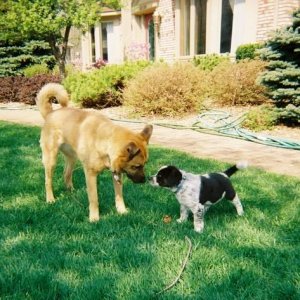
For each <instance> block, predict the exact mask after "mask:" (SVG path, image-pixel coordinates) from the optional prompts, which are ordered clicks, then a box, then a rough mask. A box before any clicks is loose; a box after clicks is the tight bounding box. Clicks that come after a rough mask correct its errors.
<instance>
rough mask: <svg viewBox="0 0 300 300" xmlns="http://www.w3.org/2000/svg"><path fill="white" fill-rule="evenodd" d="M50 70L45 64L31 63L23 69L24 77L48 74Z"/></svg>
mask: <svg viewBox="0 0 300 300" xmlns="http://www.w3.org/2000/svg"><path fill="white" fill-rule="evenodd" d="M49 73H50V70H49V68H48V67H47V65H45V64H39V65H32V66H29V67H27V68H25V69H24V70H23V74H24V75H25V76H26V77H33V76H36V75H42V74H49Z"/></svg>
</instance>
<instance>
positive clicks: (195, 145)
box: [0, 108, 300, 179]
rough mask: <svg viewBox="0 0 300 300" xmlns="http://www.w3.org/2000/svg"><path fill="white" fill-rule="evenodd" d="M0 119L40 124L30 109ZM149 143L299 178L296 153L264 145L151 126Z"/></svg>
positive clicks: (2, 113) (138, 126)
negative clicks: (245, 162)
mask: <svg viewBox="0 0 300 300" xmlns="http://www.w3.org/2000/svg"><path fill="white" fill-rule="evenodd" d="M0 120H5V121H9V122H15V123H21V124H27V125H38V126H41V125H42V124H43V119H42V117H41V115H40V113H39V112H38V111H36V110H32V109H27V110H26V109H25V110H24V109H1V108H0ZM119 124H121V125H122V126H125V127H128V128H132V129H134V130H138V131H139V130H141V129H142V128H143V124H135V123H123V122H119ZM150 142H151V144H156V145H160V146H163V147H167V148H173V149H178V150H181V151H184V152H186V153H189V154H191V155H193V156H196V157H199V158H210V159H216V160H222V161H224V162H230V163H235V162H237V161H239V160H248V162H249V164H250V165H251V166H255V167H258V168H261V169H264V170H266V171H270V172H273V173H277V174H285V175H290V176H296V177H298V178H299V179H300V151H299V150H288V149H282V148H276V147H271V146H265V145H261V144H257V143H253V142H247V141H244V140H240V139H233V138H228V137H222V136H217V135H210V134H204V133H199V132H195V131H192V130H186V129H185V130H176V129H169V128H165V127H160V126H154V130H153V135H152V137H151V140H150Z"/></svg>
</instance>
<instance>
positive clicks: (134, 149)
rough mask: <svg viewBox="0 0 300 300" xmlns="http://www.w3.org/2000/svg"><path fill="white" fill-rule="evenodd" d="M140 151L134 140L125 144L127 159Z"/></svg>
mask: <svg viewBox="0 0 300 300" xmlns="http://www.w3.org/2000/svg"><path fill="white" fill-rule="evenodd" d="M140 151H141V150H140V149H139V147H138V146H137V145H136V144H135V143H134V142H130V143H129V144H128V145H127V146H126V153H127V155H128V161H130V160H132V159H133V158H134V157H135V156H136V155H138V154H139V153H140Z"/></svg>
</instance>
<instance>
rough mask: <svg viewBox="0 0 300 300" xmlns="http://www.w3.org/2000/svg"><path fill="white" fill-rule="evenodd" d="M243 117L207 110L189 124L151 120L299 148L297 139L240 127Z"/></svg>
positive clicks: (171, 125)
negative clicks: (262, 133)
mask: <svg viewBox="0 0 300 300" xmlns="http://www.w3.org/2000/svg"><path fill="white" fill-rule="evenodd" d="M245 117H246V114H243V115H241V116H239V117H237V118H235V119H233V120H232V116H231V115H230V114H229V113H227V112H223V111H218V110H207V111H205V112H203V113H200V114H199V115H198V117H197V121H196V122H195V123H193V124H192V125H189V126H187V125H180V124H172V123H165V122H152V124H153V125H156V126H161V127H167V128H173V129H191V130H194V131H198V132H202V133H207V134H213V135H221V136H225V137H232V138H238V139H242V140H246V141H251V142H255V143H259V144H263V145H268V146H273V147H279V148H286V149H293V150H300V142H298V141H293V140H289V139H283V138H276V137H272V136H267V135H261V134H256V133H254V132H251V131H248V130H245V129H243V128H241V127H240V124H241V123H242V122H243V121H244V119H245ZM111 120H113V121H119V122H129V123H144V122H142V121H133V120H119V119H114V118H111Z"/></svg>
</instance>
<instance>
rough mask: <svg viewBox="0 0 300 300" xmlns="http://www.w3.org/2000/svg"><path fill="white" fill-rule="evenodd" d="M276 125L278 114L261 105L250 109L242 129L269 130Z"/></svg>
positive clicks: (270, 108) (272, 109)
mask: <svg viewBox="0 0 300 300" xmlns="http://www.w3.org/2000/svg"><path fill="white" fill-rule="evenodd" d="M277 123H278V113H277V112H276V111H275V110H274V107H272V106H267V105H261V106H258V107H254V108H251V109H250V110H249V112H248V113H247V116H246V119H245V120H244V122H243V127H246V128H248V129H250V130H253V131H262V130H270V129H272V128H273V127H274V126H275V125H276V124H277Z"/></svg>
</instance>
